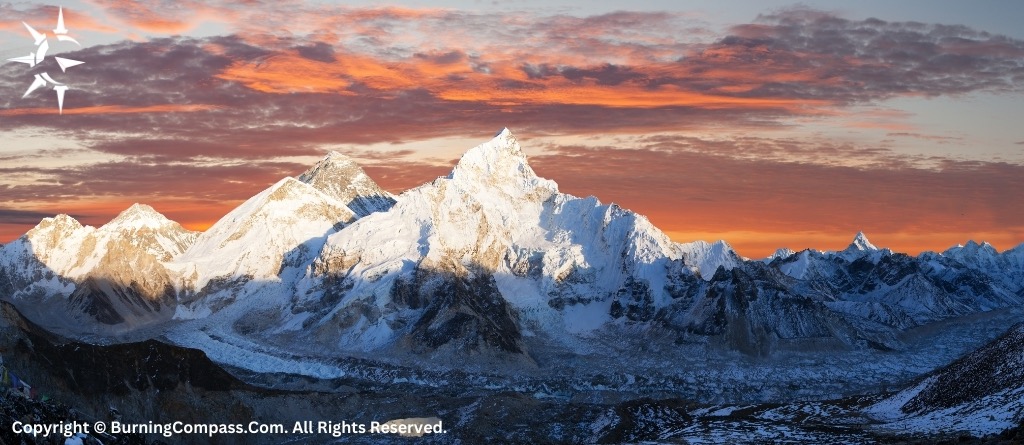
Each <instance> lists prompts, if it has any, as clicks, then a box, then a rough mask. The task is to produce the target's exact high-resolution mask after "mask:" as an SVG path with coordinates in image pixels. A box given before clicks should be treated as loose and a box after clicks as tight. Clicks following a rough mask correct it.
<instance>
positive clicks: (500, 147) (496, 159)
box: [448, 128, 557, 195]
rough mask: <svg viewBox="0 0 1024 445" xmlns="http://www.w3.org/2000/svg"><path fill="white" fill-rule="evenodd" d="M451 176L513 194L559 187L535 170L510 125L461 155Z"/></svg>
mask: <svg viewBox="0 0 1024 445" xmlns="http://www.w3.org/2000/svg"><path fill="white" fill-rule="evenodd" d="M448 178H449V179H453V180H455V181H456V182H459V183H463V184H474V185H485V186H489V187H491V188H498V189H501V190H503V191H504V192H506V193H508V194H510V195H519V194H521V193H524V192H530V191H533V190H534V189H535V188H537V187H544V188H548V189H551V190H552V191H556V190H557V185H555V183H554V181H550V180H547V179H542V178H540V177H538V176H537V174H536V173H534V171H533V168H531V167H530V164H529V163H528V162H527V161H526V154H524V153H523V149H522V147H520V146H519V142H518V141H517V140H516V137H515V136H514V135H513V134H512V132H511V131H509V129H508V128H505V129H503V130H502V131H500V132H498V134H497V135H496V136H495V137H494V139H491V140H490V141H487V142H484V143H483V144H480V145H477V146H476V147H473V148H472V149H470V150H469V151H467V152H466V154H464V155H462V158H461V159H460V160H459V163H458V164H457V165H456V166H455V168H454V169H452V172H451V173H450V174H449V175H448Z"/></svg>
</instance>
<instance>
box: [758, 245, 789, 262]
mask: <svg viewBox="0 0 1024 445" xmlns="http://www.w3.org/2000/svg"><path fill="white" fill-rule="evenodd" d="M795 253H796V252H794V251H793V249H790V248H788V247H780V248H778V249H776V250H775V253H773V254H771V255H770V256H768V258H765V259H766V260H769V261H771V260H774V259H776V258H789V257H790V256H793V254H795Z"/></svg>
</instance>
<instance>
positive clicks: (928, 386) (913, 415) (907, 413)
mask: <svg viewBox="0 0 1024 445" xmlns="http://www.w3.org/2000/svg"><path fill="white" fill-rule="evenodd" d="M866 411H867V413H868V414H869V415H871V416H872V417H873V418H875V419H876V420H880V421H883V422H886V424H885V426H884V428H885V429H890V430H894V431H898V432H900V433H905V432H915V433H928V434H931V433H936V432H941V433H958V432H967V433H970V434H972V435H974V436H982V435H987V434H995V433H999V432H1001V431H1004V430H1006V429H1008V428H1013V427H1016V426H1019V425H1021V424H1022V422H1024V324H1020V325H1017V326H1015V327H1014V328H1012V329H1010V330H1009V331H1008V332H1007V333H1006V334H1004V335H1003V336H1001V337H1000V338H998V339H996V340H995V341H993V342H991V343H989V344H987V345H985V346H984V347H982V348H980V349H978V350H977V351H974V352H972V353H970V354H968V355H966V356H964V357H963V358H961V359H959V360H957V361H955V362H953V363H951V364H950V365H948V366H946V367H944V368H942V369H939V370H937V371H935V372H933V373H931V374H930V375H928V376H926V377H924V378H923V379H921V380H920V381H919V383H918V384H916V385H914V386H912V387H910V388H908V389H906V390H903V391H900V392H898V393H896V394H894V395H892V396H890V397H888V398H886V399H884V400H882V401H881V402H879V403H877V404H875V405H873V406H871V407H869V408H868V409H867V410H866Z"/></svg>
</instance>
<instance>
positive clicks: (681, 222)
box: [0, 0, 1024, 258]
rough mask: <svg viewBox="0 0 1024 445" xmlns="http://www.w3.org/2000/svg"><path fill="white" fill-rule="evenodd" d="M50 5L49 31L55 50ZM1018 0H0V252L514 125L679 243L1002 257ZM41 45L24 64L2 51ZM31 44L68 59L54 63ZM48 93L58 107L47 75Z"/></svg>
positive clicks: (1021, 155) (390, 173) (1017, 145)
mask: <svg viewBox="0 0 1024 445" xmlns="http://www.w3.org/2000/svg"><path fill="white" fill-rule="evenodd" d="M58 8H63V14H64V19H65V27H66V29H67V30H68V32H67V33H66V34H64V35H65V36H71V37H73V38H74V39H75V41H76V42H78V43H79V44H80V45H76V44H75V43H74V42H70V41H66V40H58V39H57V37H58V36H57V33H55V31H54V30H55V28H57V16H58V10H59V9H58ZM1022 18H1024V3H1021V2H1016V1H979V2H970V3H968V2H960V1H913V0H908V1H899V2H893V1H862V2H848V1H843V2H839V1H816V2H803V3H792V2H781V1H719V2H695V1H689V2H688V1H633V2H628V3H622V2H612V1H588V2H568V1H560V0H545V1H536V0H525V1H502V2H489V1H469V0H447V1H407V2H384V1H350V2H345V3H343V4H342V3H334V2H312V1H301V0H288V1H264V0H249V1H245V2H207V1H203V2H200V1H194V0H193V1H190V0H185V1H170V0H167V1H141V2H134V1H131V2H129V1H120V0H91V1H70V0H69V1H67V2H63V3H60V4H49V3H35V2H13V3H0V62H3V63H0V242H7V241H10V240H12V239H15V238H17V237H18V236H20V235H21V234H23V233H24V232H26V231H28V230H29V229H31V228H32V227H33V226H34V225H35V224H37V223H38V222H39V220H40V219H41V218H43V217H47V216H52V215H55V214H58V213H67V214H70V215H72V216H74V217H75V218H77V219H79V220H80V221H81V222H83V223H84V224H91V225H94V226H99V225H102V224H103V223H105V222H107V221H109V220H110V219H112V218H113V217H114V216H115V215H117V214H118V213H119V212H120V211H121V210H124V209H125V208H127V207H129V206H130V205H131V204H132V203H135V202H141V203H146V204H149V205H152V206H153V207H154V208H156V209H157V210H158V211H160V212H161V213H164V214H165V215H167V216H168V217H169V218H171V219H173V220H175V221H178V222H180V223H182V224H183V225H184V226H186V227H188V228H191V229H194V230H203V229H205V228H207V227H209V226H210V225H211V224H213V223H214V222H216V221H217V220H218V219H219V218H220V217H222V216H223V215H224V214H226V213H227V212H228V211H230V210H231V209H232V208H234V207H235V206H237V205H238V204H240V203H241V202H242V201H244V200H245V199H247V198H249V197H251V196H253V195H255V194H256V193H258V192H259V191H261V190H263V189H264V188H266V187H267V186H269V185H271V184H273V183H274V182H276V181H277V180H278V179H280V178H282V177H285V176H294V175H298V174H299V173H301V172H302V171H304V170H305V169H306V168H308V167H309V166H310V165H312V164H313V163H314V162H316V160H317V159H319V158H321V157H322V156H324V155H325V154H326V153H327V152H329V151H331V150H337V151H340V152H342V153H345V154H347V155H349V156H351V157H352V158H354V159H355V160H356V161H357V162H359V163H360V164H361V165H362V166H363V167H364V169H365V170H366V171H367V173H368V174H369V175H370V176H371V177H373V178H374V179H375V180H376V181H377V182H378V183H380V184H381V185H382V186H383V187H385V188H386V189H388V190H390V191H392V192H394V193H400V192H402V191H403V190H406V189H409V188H411V187H415V186H417V185H420V184H422V183H425V182H428V181H430V180H432V179H434V178H436V177H437V176H442V175H445V174H447V172H448V171H449V170H450V169H451V167H452V166H453V165H454V163H455V162H457V160H458V158H459V156H460V155H461V154H462V153H463V152H465V151H466V150H468V149H469V148H472V147H473V146H475V145H477V144H479V143H482V142H485V141H486V140H488V139H489V138H490V137H491V136H493V135H494V133H495V132H496V131H497V130H500V129H501V128H503V127H508V128H510V129H511V130H512V131H513V133H515V134H516V136H517V137H518V138H519V140H520V143H521V144H522V145H523V147H524V150H525V152H526V153H527V156H528V157H529V160H530V164H531V166H533V168H534V170H536V171H537V173H538V174H540V175H541V176H544V177H547V178H550V179H553V180H555V181H556V182H557V183H558V184H559V187H560V190H561V191H563V192H566V193H571V194H574V195H577V196H590V195H593V196H597V197H598V198H599V199H601V201H603V202H614V203H617V204H619V205H621V206H623V207H625V208H628V209H631V210H634V211H636V212H638V213H640V214H643V215H645V216H647V217H648V218H650V220H651V221H652V222H653V223H654V224H655V225H656V226H657V227H659V228H661V229H662V230H664V231H665V232H666V233H667V234H668V235H669V236H671V237H672V238H673V239H674V240H676V241H680V242H688V241H693V240H697V239H703V240H708V241H714V240H718V239H724V240H726V241H728V242H729V243H730V244H731V245H732V246H733V247H734V248H735V249H736V250H737V251H738V252H739V253H740V254H741V255H744V256H747V257H751V258H761V257H764V256H767V255H769V254H771V253H772V252H773V251H774V250H775V249H776V248H779V247H789V248H792V249H795V250H799V249H803V248H816V249H821V250H835V249H842V248H844V247H845V246H846V245H847V244H848V243H849V242H850V240H851V239H852V238H853V236H854V234H856V233H857V232H858V231H864V232H865V233H866V234H867V235H868V237H869V238H870V239H871V241H872V242H873V243H874V244H876V245H879V246H883V247H889V248H892V249H893V250H895V251H901V252H907V253H911V254H916V253H918V252H921V251H925V250H933V251H942V250H945V249H946V248H948V247H950V246H953V245H956V244H962V243H965V242H966V241H967V240H971V239H973V240H976V241H988V242H991V243H992V244H993V245H995V247H996V248H997V249H1000V250H1005V249H1009V248H1012V247H1014V246H1017V245H1019V244H1021V243H1022V242H1024V126H1022V125H1020V122H1021V118H1020V116H1021V114H1022V113H1021V112H1022V111H1024V100H1022V99H1024V28H1021V27H1020V26H1019V23H1020V20H1021V19H1022ZM23 22H24V23H25V24H27V25H29V26H31V27H33V28H34V29H36V30H37V31H38V32H45V33H46V37H47V43H48V45H49V46H50V49H49V52H48V53H47V57H46V58H44V59H43V61H42V62H41V63H39V64H38V65H35V66H29V64H26V63H18V62H9V61H8V62H4V61H6V60H7V59H10V58H18V57H22V58H24V57H25V56H26V55H31V54H32V53H33V52H34V51H35V50H36V48H37V47H36V43H35V41H34V40H33V38H32V35H31V34H30V32H29V31H28V30H27V29H26V27H25V25H24V24H23ZM53 56H59V57H64V58H66V59H73V60H78V61H82V62H84V63H83V64H81V65H77V66H72V67H68V68H66V70H62V69H61V67H60V66H58V63H57V62H56V59H54V57H53ZM43 72H45V73H47V74H48V75H50V76H51V79H53V80H54V81H56V82H60V83H62V84H64V85H65V86H67V88H68V89H67V91H66V93H65V97H64V102H63V114H59V112H58V103H57V102H58V101H57V92H56V91H55V90H54V89H53V85H52V84H49V83H47V84H46V85H45V86H44V87H43V88H39V89H37V90H35V91H32V92H31V93H30V94H27V95H26V91H27V90H28V89H29V87H30V85H32V83H33V79H34V77H33V76H35V75H38V74H41V73H43Z"/></svg>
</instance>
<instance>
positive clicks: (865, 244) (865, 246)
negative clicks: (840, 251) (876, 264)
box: [846, 232, 878, 251]
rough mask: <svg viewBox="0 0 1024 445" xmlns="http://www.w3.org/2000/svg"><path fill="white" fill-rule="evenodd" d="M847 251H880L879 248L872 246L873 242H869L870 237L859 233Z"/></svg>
mask: <svg viewBox="0 0 1024 445" xmlns="http://www.w3.org/2000/svg"><path fill="white" fill-rule="evenodd" d="M846 250H859V251H868V250H878V248H877V247H875V245H874V244H871V241H868V237H867V235H864V232H857V236H855V237H853V242H852V243H850V245H849V247H847V248H846Z"/></svg>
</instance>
